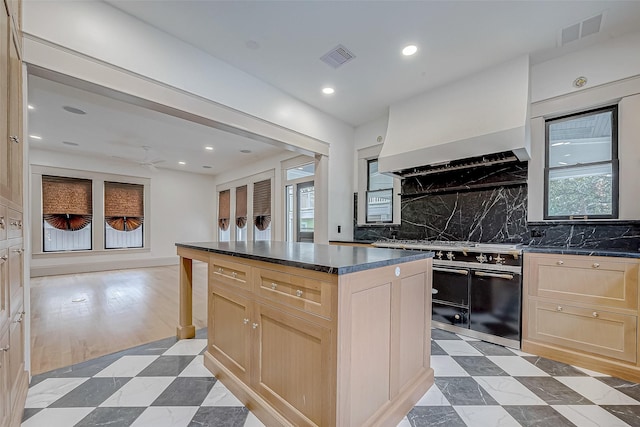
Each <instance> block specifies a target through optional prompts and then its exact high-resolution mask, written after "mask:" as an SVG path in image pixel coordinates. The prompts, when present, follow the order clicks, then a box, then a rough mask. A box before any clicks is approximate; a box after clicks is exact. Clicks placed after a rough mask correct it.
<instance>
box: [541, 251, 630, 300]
mask: <svg viewBox="0 0 640 427" xmlns="http://www.w3.org/2000/svg"><path fill="white" fill-rule="evenodd" d="M529 262H530V265H529V274H530V285H529V295H531V296H539V297H543V298H550V299H554V300H563V301H573V302H580V303H585V304H594V305H597V306H606V307H613V308H626V309H630V310H636V309H637V308H638V263H634V262H630V261H628V260H626V261H625V260H623V259H619V260H615V259H612V258H604V257H590V256H571V255H557V256H554V255H530V259H529Z"/></svg>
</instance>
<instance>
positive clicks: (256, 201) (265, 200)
mask: <svg viewBox="0 0 640 427" xmlns="http://www.w3.org/2000/svg"><path fill="white" fill-rule="evenodd" d="M253 225H254V230H253V240H254V241H258V240H271V179H266V180H264V181H259V182H254V183H253Z"/></svg>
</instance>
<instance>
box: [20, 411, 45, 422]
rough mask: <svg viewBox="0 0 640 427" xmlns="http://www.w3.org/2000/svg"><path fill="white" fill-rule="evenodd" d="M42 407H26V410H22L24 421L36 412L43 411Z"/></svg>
mask: <svg viewBox="0 0 640 427" xmlns="http://www.w3.org/2000/svg"><path fill="white" fill-rule="evenodd" d="M42 409H43V408H24V411H23V412H22V422H23V423H24V422H25V421H27V420H28V419H29V418H31V417H33V416H34V415H35V414H37V413H38V412H40V411H42Z"/></svg>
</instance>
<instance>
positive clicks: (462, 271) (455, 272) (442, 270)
mask: <svg viewBox="0 0 640 427" xmlns="http://www.w3.org/2000/svg"><path fill="white" fill-rule="evenodd" d="M433 271H441V272H443V273H453V274H462V275H465V276H468V275H469V270H451V269H448V268H438V267H433Z"/></svg>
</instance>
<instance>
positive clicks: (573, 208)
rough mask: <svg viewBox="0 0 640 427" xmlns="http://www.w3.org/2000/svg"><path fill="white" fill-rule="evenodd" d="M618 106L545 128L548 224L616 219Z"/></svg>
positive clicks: (557, 121)
mask: <svg viewBox="0 0 640 427" xmlns="http://www.w3.org/2000/svg"><path fill="white" fill-rule="evenodd" d="M617 112H618V111H617V106H613V107H607V108H601V109H598V110H592V111H587V112H583V113H579V114H573V115H570V116H565V117H560V118H557V119H552V120H547V121H546V122H545V124H546V154H547V155H546V168H545V219H587V218H617V216H618V158H617V157H618V156H617V146H618V141H617V139H618V131H617Z"/></svg>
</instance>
